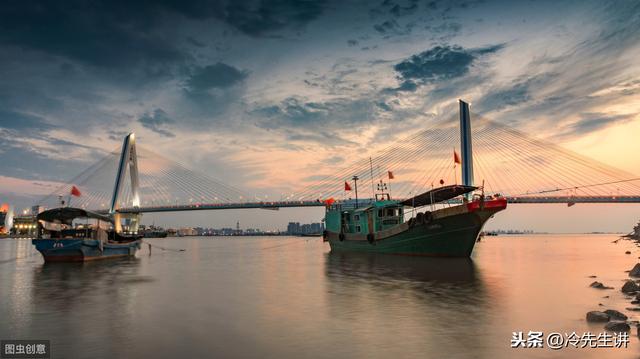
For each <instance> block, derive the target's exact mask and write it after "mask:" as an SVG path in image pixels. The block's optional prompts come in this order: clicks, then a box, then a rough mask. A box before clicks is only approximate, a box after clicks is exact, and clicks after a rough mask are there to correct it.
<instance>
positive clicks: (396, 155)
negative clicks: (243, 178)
mask: <svg viewBox="0 0 640 359" xmlns="http://www.w3.org/2000/svg"><path fill="white" fill-rule="evenodd" d="M444 135H446V133H445V132H442V133H440V134H438V136H437V137H443V136H444ZM421 141H424V142H422V143H419V145H418V147H417V148H401V147H398V146H397V145H396V147H395V148H392V149H393V150H394V151H389V152H388V153H385V154H384V155H383V156H382V157H377V158H375V160H374V164H375V165H376V166H377V167H379V166H380V165H388V164H389V162H391V161H392V160H393V161H397V160H398V159H399V160H402V161H406V160H407V159H409V158H412V156H414V154H415V153H416V152H421V151H423V152H424V150H426V149H428V148H430V147H433V146H435V145H434V144H433V143H432V142H426V141H425V139H421ZM399 149H402V151H398V150H399ZM358 162H363V163H362V164H361V165H360V166H359V167H358V170H360V169H366V168H365V167H366V163H364V162H365V161H364V160H361V161H358ZM340 172H342V173H346V172H351V173H353V172H355V171H354V168H353V166H351V167H347V168H345V169H343V170H341V171H340ZM359 172H361V171H358V173H359ZM336 179H337V178H336ZM330 181H331V183H327V182H328V181H327V180H324V181H323V182H322V183H319V184H315V185H313V187H312V189H305V190H303V191H301V192H299V194H304V195H306V194H308V193H309V192H315V191H314V190H315V189H316V188H322V187H323V186H325V185H331V186H334V184H333V182H334V181H335V179H331V180H330Z"/></svg>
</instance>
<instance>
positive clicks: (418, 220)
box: [416, 212, 424, 225]
mask: <svg viewBox="0 0 640 359" xmlns="http://www.w3.org/2000/svg"><path fill="white" fill-rule="evenodd" d="M416 224H417V225H421V224H424V213H422V212H418V214H416Z"/></svg>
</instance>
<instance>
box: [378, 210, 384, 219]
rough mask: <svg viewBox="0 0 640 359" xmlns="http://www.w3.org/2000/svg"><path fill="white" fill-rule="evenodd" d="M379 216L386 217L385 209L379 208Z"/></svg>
mask: <svg viewBox="0 0 640 359" xmlns="http://www.w3.org/2000/svg"><path fill="white" fill-rule="evenodd" d="M378 217H384V210H383V209H379V210H378Z"/></svg>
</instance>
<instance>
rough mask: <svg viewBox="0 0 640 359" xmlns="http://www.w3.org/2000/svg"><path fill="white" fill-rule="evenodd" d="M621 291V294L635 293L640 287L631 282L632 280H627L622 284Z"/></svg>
mask: <svg viewBox="0 0 640 359" xmlns="http://www.w3.org/2000/svg"><path fill="white" fill-rule="evenodd" d="M620 290H621V291H622V293H629V294H631V293H635V292H637V291H639V290H640V287H638V285H637V284H636V282H634V281H632V280H628V281H626V282H624V285H623V286H622V288H621V289H620Z"/></svg>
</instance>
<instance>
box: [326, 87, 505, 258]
mask: <svg viewBox="0 0 640 359" xmlns="http://www.w3.org/2000/svg"><path fill="white" fill-rule="evenodd" d="M460 154H461V156H460V158H459V157H458V155H457V153H455V152H454V161H456V163H460V164H461V169H462V184H461V185H457V184H456V185H450V186H443V187H439V188H435V189H432V190H430V191H427V192H425V193H423V194H421V195H418V196H415V197H413V198H409V199H406V200H392V199H391V196H390V195H389V194H388V193H384V192H381V193H380V194H377V195H375V196H374V198H373V199H372V200H369V201H368V202H365V203H364V205H362V206H359V202H358V187H357V185H358V184H357V180H358V176H354V177H353V180H354V182H355V183H354V184H355V187H356V188H355V192H356V200H355V203H354V202H349V201H346V202H328V203H327V208H326V214H325V225H326V230H325V232H324V234H323V237H324V240H325V241H327V242H329V245H330V246H331V250H332V251H334V250H335V251H361V252H377V253H390V254H406V255H419V256H445V257H469V256H471V252H472V251H473V247H474V245H475V243H476V240H477V239H478V236H479V235H480V232H481V231H482V227H483V226H484V224H485V223H486V222H487V220H489V218H491V217H492V216H493V215H494V214H495V213H497V212H499V211H502V210H504V209H505V208H507V200H506V198H503V197H501V196H491V197H485V196H484V189H482V191H481V192H480V193H474V192H477V190H478V189H480V188H478V187H476V186H474V185H473V180H474V178H473V151H472V147H471V118H470V111H469V104H468V103H466V102H464V101H462V100H460ZM389 178H392V174H391V172H389ZM441 183H442V182H441ZM345 185H346V187H350V186H349V185H348V183H345ZM379 188H380V189H382V190H384V189H385V188H386V186H385V185H384V183H382V182H381V184H380V186H379ZM345 189H347V188H345ZM349 190H350V188H349ZM360 203H362V202H360ZM437 204H443V205H442V206H441V207H442V208H438V209H436V208H435V207H434V206H435V205H437ZM451 204H454V205H451ZM446 205H448V206H446ZM426 206H430V207H429V208H430V210H424V211H422V212H420V211H418V213H415V211H414V213H413V214H415V216H413V215H412V217H411V218H410V219H409V220H405V219H406V218H405V212H404V210H405V208H414V209H417V208H425V207H426Z"/></svg>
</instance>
